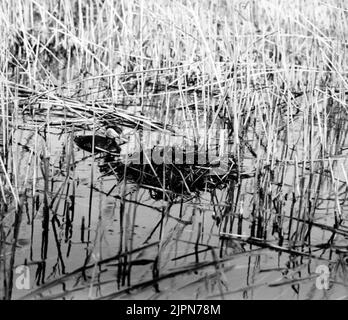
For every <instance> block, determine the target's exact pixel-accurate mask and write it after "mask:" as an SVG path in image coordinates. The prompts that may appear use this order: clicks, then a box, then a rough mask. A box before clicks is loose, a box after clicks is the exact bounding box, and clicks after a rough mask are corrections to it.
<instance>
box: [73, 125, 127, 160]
mask: <svg viewBox="0 0 348 320" xmlns="http://www.w3.org/2000/svg"><path fill="white" fill-rule="evenodd" d="M93 140H94V150H93ZM127 141H128V140H127V139H126V138H125V136H124V135H123V133H122V129H121V128H119V127H117V126H110V127H107V128H106V131H105V136H102V135H83V136H77V137H75V139H74V142H75V143H76V145H77V146H78V147H79V148H80V149H82V150H85V151H87V152H90V153H93V151H94V153H109V154H116V155H119V154H120V152H121V147H120V146H121V145H122V144H124V143H126V142H127Z"/></svg>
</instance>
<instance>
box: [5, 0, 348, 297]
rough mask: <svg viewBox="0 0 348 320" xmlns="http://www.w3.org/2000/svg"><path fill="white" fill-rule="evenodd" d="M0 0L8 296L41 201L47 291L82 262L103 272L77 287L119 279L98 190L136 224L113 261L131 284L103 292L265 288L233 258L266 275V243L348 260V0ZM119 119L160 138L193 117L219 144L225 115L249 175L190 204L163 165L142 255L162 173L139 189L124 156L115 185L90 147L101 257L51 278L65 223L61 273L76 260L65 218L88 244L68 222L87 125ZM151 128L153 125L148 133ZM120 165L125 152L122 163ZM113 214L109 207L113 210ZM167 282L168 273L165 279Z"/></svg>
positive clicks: (96, 127)
mask: <svg viewBox="0 0 348 320" xmlns="http://www.w3.org/2000/svg"><path fill="white" fill-rule="evenodd" d="M0 9H1V10H0V21H1V23H0V26H1V30H0V31H1V32H0V37H1V43H3V44H4V45H3V46H2V47H1V48H0V52H1V53H0V61H1V63H0V66H1V71H0V72H1V74H0V77H1V91H0V99H1V113H0V123H1V130H0V142H1V145H0V155H1V158H0V210H1V211H0V215H1V222H0V266H1V278H2V285H1V286H0V287H1V288H2V292H1V295H2V296H3V297H4V298H6V299H10V298H11V297H12V287H13V278H14V274H13V270H14V268H15V266H16V265H18V264H20V263H22V262H23V261H20V259H19V258H18V262H16V257H17V255H19V253H17V251H18V250H17V249H18V245H17V240H18V237H19V234H20V231H21V230H23V229H24V226H23V219H24V218H23V217H24V216H25V214H26V215H27V216H28V220H27V222H28V223H29V224H31V225H32V228H34V227H33V226H34V220H35V219H36V217H37V213H38V212H41V211H42V212H43V217H42V219H43V225H42V229H43V233H42V239H41V246H42V248H43V251H42V252H41V253H42V254H41V258H40V261H37V260H35V259H31V261H26V263H28V264H29V265H36V266H38V270H39V271H37V272H38V273H39V276H37V279H36V280H37V283H38V284H39V286H38V289H37V291H36V294H39V295H40V294H43V293H44V291H45V290H46V289H47V288H52V287H53V286H54V285H57V284H59V283H61V282H65V281H66V280H67V279H70V278H69V277H71V278H73V277H74V276H76V275H77V274H79V272H80V271H81V272H82V274H83V278H84V280H85V281H87V282H88V280H90V278H88V275H87V273H85V272H87V271H88V270H89V269H90V268H92V265H93V266H94V267H93V268H95V269H94V271H93V276H92V278H91V279H92V281H90V283H87V284H82V285H81V286H80V287H77V289H76V287H74V289H71V292H69V290H67V292H65V293H63V294H62V296H65V295H68V294H73V293H74V292H76V291H81V290H84V289H86V288H94V287H93V286H94V285H97V284H98V281H99V284H100V283H104V282H103V281H105V283H104V285H105V287H108V284H112V283H113V282H114V281H115V279H114V278H113V277H111V276H110V275H109V273H107V277H106V278H107V279H106V280H101V279H100V277H101V274H102V271H101V270H102V269H101V268H102V266H104V267H106V266H107V264H108V263H110V261H111V260H109V258H103V257H102V255H103V250H104V249H103V243H104V242H103V241H104V240H105V237H106V236H105V232H106V231H105V228H107V227H105V225H104V224H103V223H101V222H100V223H98V225H97V227H96V228H97V231H96V236H95V239H94V240H92V239H91V238H90V235H91V232H92V231H93V226H92V224H91V216H92V215H93V214H95V206H94V204H93V201H94V200H93V199H95V198H93V194H95V193H96V192H97V193H98V194H100V195H103V196H105V199H109V197H111V198H112V199H114V201H115V206H114V209H113V214H114V216H115V217H116V216H117V220H118V223H119V226H118V228H119V231H120V232H119V239H117V242H116V243H117V244H118V247H117V248H114V252H113V255H114V256H113V260H112V261H113V262H114V267H115V266H116V268H117V276H116V278H117V279H116V282H117V286H116V287H115V286H112V285H111V289H110V290H109V291H110V292H109V294H107V295H105V297H109V298H115V297H121V296H123V295H126V294H128V293H130V292H132V293H133V292H137V293H139V296H142V295H143V296H146V297H149V296H150V297H151V295H152V293H151V294H150V293H148V292H147V291H146V289H147V288H148V287H154V288H155V291H154V292H155V293H154V295H153V296H152V297H156V298H160V297H172V296H174V297H175V296H176V292H175V290H177V291H178V292H179V291H180V290H181V291H183V292H185V293H186V292H190V290H191V289H189V288H194V289H192V290H194V292H195V294H196V295H197V296H199V297H202V296H203V297H211V298H213V297H220V298H221V297H230V296H231V297H233V295H234V294H239V293H240V292H244V294H245V295H248V294H247V293H245V292H249V291H250V292H251V293H250V295H251V296H253V293H252V292H254V289H255V288H258V286H262V288H263V289H261V290H265V289H264V288H265V287H267V285H268V283H262V284H260V283H258V282H257V281H256V283H254V282H253V281H254V280H252V279H247V283H246V284H245V283H243V285H241V284H240V283H239V284H238V286H239V287H240V288H239V289H236V288H233V290H232V289H231V287H232V286H233V285H234V283H233V280H231V279H233V274H234V273H233V272H236V271H235V270H234V267H233V266H234V260H236V261H237V262H236V263H235V265H238V264H241V265H243V266H244V265H247V266H248V267H247V268H251V265H253V267H254V272H255V274H258V272H259V271H260V268H259V269H258V264H259V262H258V261H259V259H260V257H262V256H263V255H264V254H265V251H266V255H267V252H269V251H275V252H276V256H277V259H279V261H280V262H279V264H282V265H285V267H284V268H286V269H287V270H288V271H289V270H297V269H296V268H301V266H303V265H306V266H308V269H309V270H310V269H311V268H310V266H311V263H312V261H314V262H315V263H316V262H317V261H318V259H319V261H320V259H326V260H325V262H326V263H328V262H329V261H336V260H335V259H336V258H335V254H338V256H339V257H342V255H343V256H344V255H345V250H346V244H345V245H344V246H343V247H341V245H338V243H340V242H339V241H340V240H341V239H342V238H345V237H346V236H347V229H346V226H345V221H346V207H347V203H346V201H347V188H348V178H347V173H346V162H347V154H346V151H347V132H348V131H347V92H348V85H347V62H348V61H347V53H346V51H347V48H348V37H347V36H348V26H347V21H348V20H347V15H348V6H347V4H346V3H345V1H343V0H342V1H340V0H325V1H320V0H310V1H305V2H304V1H301V0H294V1H285V0H268V1H266V0H261V1H223V0H204V1H194V0H193V1H183V0H160V1H151V0H150V1H142V0H139V1H137V0H134V1H124V0H118V1H111V0H105V1H102V0H94V1H91V0H89V1H80V0H75V1H67V0H66V1H58V2H57V1H52V0H45V1H43V0H42V1H41V0H23V1H11V0H7V1H2V2H1V4H0ZM110 122H116V123H118V124H119V125H123V126H125V127H129V128H132V129H139V128H140V129H141V128H144V127H145V126H147V127H151V128H152V129H156V130H157V131H158V136H159V138H158V139H159V140H160V139H161V136H162V135H163V134H164V133H165V134H168V132H172V133H173V132H180V133H181V134H182V135H183V136H185V137H186V138H187V140H189V141H191V142H192V141H193V142H194V143H195V142H198V141H200V142H202V141H203V144H204V143H208V142H211V141H213V142H214V143H215V144H219V140H218V137H216V136H214V134H213V132H216V129H224V130H227V131H228V139H229V150H228V154H229V158H230V159H231V160H232V159H233V161H234V162H235V165H236V174H235V177H234V178H233V179H232V178H231V179H229V181H228V183H227V186H226V187H225V188H224V189H223V190H220V189H215V190H210V191H209V192H206V193H207V194H208V195H207V194H204V195H202V194H201V195H200V197H193V200H192V201H191V202H190V204H189V205H188V204H187V202H185V201H184V200H183V199H181V201H180V200H178V199H177V198H176V200H175V201H173V202H170V201H169V202H168V201H165V200H166V197H165V194H166V193H168V192H169V191H170V190H169V189H170V188H169V186H168V185H166V170H167V169H165V170H163V171H162V173H163V176H158V177H156V178H158V180H159V181H160V188H159V187H158V186H156V188H157V189H156V190H155V188H154V187H153V186H152V187H151V186H150V189H151V188H152V190H155V191H156V192H159V191H162V194H163V201H162V202H163V203H162V205H161V206H160V207H158V206H157V207H156V205H154V206H153V210H154V211H155V212H158V213H159V214H160V218H159V220H158V221H155V223H154V224H153V230H152V231H151V232H149V234H148V237H146V239H145V240H146V243H149V246H151V244H153V247H151V248H156V249H154V251H155V254H154V255H151V254H147V253H146V252H147V251H146V250H148V248H147V247H146V250H145V249H144V251H143V252H142V255H143V256H146V258H144V257H142V255H141V254H139V256H137V253H138V252H139V250H138V248H136V244H135V243H136V241H135V238H134V232H135V231H134V230H135V226H136V225H137V221H138V220H139V219H140V217H139V216H140V215H141V212H142V210H145V209H144V208H146V206H148V202H147V200H146V199H145V198H144V194H143V192H144V190H146V188H143V187H144V185H143V186H142V188H139V186H138V187H137V188H136V189H135V192H129V190H128V186H127V183H126V176H127V167H125V169H124V170H125V171H124V174H123V176H124V179H123V182H121V184H120V185H117V187H115V186H112V188H110V189H109V190H107V191H105V190H103V188H105V186H104V185H103V184H101V185H100V188H99V187H97V180H96V171H95V170H96V168H95V161H92V164H91V171H90V172H91V173H90V179H89V181H88V183H86V185H88V186H89V187H90V194H89V206H88V215H87V216H86V217H85V218H86V220H87V223H86V222H83V223H82V226H81V230H83V234H84V232H85V229H87V232H88V237H87V238H88V239H85V238H84V236H81V238H82V241H81V242H82V243H84V242H86V243H85V244H86V248H85V249H86V258H85V261H84V264H85V267H84V268H82V269H76V270H77V271H76V270H75V271H72V272H71V274H66V275H65V276H62V277H61V278H60V279H59V277H58V280H57V279H55V280H53V281H52V282H51V283H48V284H47V285H46V286H43V287H40V284H41V283H42V282H44V281H45V282H46V281H47V275H46V274H45V268H46V263H47V259H48V256H47V252H48V251H47V250H48V247H49V241H50V240H49V239H50V237H49V232H50V231H49V230H50V228H49V224H50V223H51V230H54V239H55V247H56V248H57V256H58V258H57V264H56V265H55V267H54V270H55V273H57V274H64V273H66V272H67V271H66V270H65V265H64V262H63V260H64V258H63V255H64V254H63V251H64V250H65V249H64V248H65V244H63V243H62V241H63V240H62V239H63V238H62V236H61V234H60V232H58V230H60V229H61V228H64V227H65V228H66V229H65V230H66V238H65V243H68V248H69V246H71V245H72V243H73V240H72V239H71V237H69V236H68V234H69V232H70V231H69V230H70V228H72V229H73V225H74V223H75V224H76V221H75V222H74V221H73V219H74V218H73V217H74V211H73V209H71V210H70V209H68V207H70V208H74V206H75V205H76V188H77V185H78V184H79V180H78V174H77V173H76V166H78V164H79V162H78V161H77V159H76V155H75V154H74V148H73V143H72V141H73V135H74V134H75V133H76V132H82V131H84V130H87V131H90V132H93V133H95V132H96V131H100V130H101V129H102V128H103V127H104V126H105V125H106V124H107V123H110ZM202 128H203V130H202ZM55 130H60V132H59V133H58V132H57V131H55ZM28 132H29V133H30V134H29V137H28V135H26V134H25V133H28ZM138 132H139V130H138ZM21 134H22V135H24V137H27V141H26V142H25V141H23V138H22V137H21V136H20V135H21ZM52 135H55V136H58V137H60V136H61V135H64V136H65V137H66V139H65V143H64V148H65V153H63V154H62V155H61V159H60V160H59V161H60V163H64V162H65V163H66V166H65V168H63V167H64V166H63V167H62V166H61V167H60V168H59V170H58V171H57V160H56V159H55V158H54V151H53V149H54V147H52V146H51V143H52V142H51V141H50V139H51V138H52ZM141 135H142V132H141V130H140V133H139V139H141ZM134 136H136V134H134ZM135 140H136V139H135ZM134 143H136V141H135V142H134ZM25 147H26V148H28V150H29V155H28V153H26V151H25V150H26V149H25ZM94 158H95V155H93V159H94ZM108 165H109V164H108ZM152 170H153V171H155V169H154V168H152ZM114 171H115V168H113V167H112V166H111V168H110V172H112V174H115V172H114ZM154 173H155V174H156V172H154ZM108 176H109V177H110V174H108ZM62 177H63V178H62ZM61 179H63V180H61ZM184 180H185V178H184ZM187 181H188V180H187ZM147 187H149V186H147ZM117 188H120V190H118V189H117ZM116 189H117V190H116ZM158 189H159V190H158ZM187 189H190V186H187ZM133 191H134V190H133ZM102 198H103V197H101V199H102ZM68 199H70V200H68ZM105 199H104V200H100V201H99V203H101V202H102V201H106V200H105ZM186 200H187V199H186ZM28 203H29V204H30V205H28ZM62 204H64V205H63V208H65V209H62V208H61V206H62ZM151 206H152V205H151ZM178 208H179V209H178ZM99 211H100V212H101V211H102V209H100V210H99ZM62 212H63V213H64V214H62ZM211 216H212V217H213V219H211ZM85 218H83V219H82V221H85V220H84V219H85ZM99 219H100V220H103V218H102V215H101V214H99ZM78 223H80V222H78ZM188 228H190V231H189V230H188ZM94 231H95V230H94ZM71 232H72V231H71ZM33 234H34V231H32V236H31V246H34V247H35V246H37V245H38V244H37V243H36V244H35V243H34V241H33V238H34V235H33ZM86 240H87V241H86ZM63 242H64V241H63ZM260 248H261V249H260ZM69 250H70V249H68V252H69ZM81 250H82V249H81ZM115 251H117V255H116V256H115ZM183 251H184V252H183ZM327 251H328V252H329V254H326V253H327ZM231 252H232V253H231ZM68 255H69V254H68ZM285 255H286V257H287V258H285ZM147 256H151V258H149V257H147ZM93 257H94V258H93ZM96 257H99V258H96ZM93 259H94V260H93ZM282 259H285V260H288V261H287V263H285V262H284V261H283V260H282ZM178 261H182V263H183V266H181V267H180V266H179V265H178V264H177V263H178ZM246 261H248V262H246ZM304 261H305V262H304ZM142 264H143V265H150V266H151V267H150V268H149V269H150V270H151V272H150V273H151V275H149V274H148V273H146V272H144V275H143V277H139V278H137V277H135V278H134V277H133V276H131V274H132V270H133V271H134V269H136V268H139V265H142ZM230 264H232V266H231V265H230ZM198 271H200V272H201V273H200V274H199V276H197V279H196V277H193V278H194V279H193V278H192V279H190V283H191V282H192V283H191V287H190V283H189V284H186V285H182V283H181V282H179V283H178V284H177V285H175V286H174V288H175V289H173V288H172V289H168V288H169V286H168V283H167V282H166V281H167V280H168V279H171V278H176V277H178V276H179V275H181V276H183V277H188V274H191V273H194V272H196V273H197V274H198ZM248 271H249V269H248ZM294 272H295V271H294ZM249 273H250V272H248V274H249ZM313 273H314V271H312V270H310V271H309V276H308V278H305V277H304V278H303V279H302V278H301V279H297V278H296V276H295V275H294V276H293V277H294V278H291V279H290V284H289V282H288V280H286V281H284V286H286V288H290V290H293V292H295V293H296V294H297V295H300V293H299V291H298V289H297V288H298V287H297V286H298V285H299V284H298V283H302V282H303V283H305V282H306V281H307V282H308V281H311V280H312V279H313ZM96 274H98V275H97V276H96ZM231 274H232V275H231ZM294 274H296V272H295V273H294ZM109 276H110V277H109ZM108 277H109V278H108ZM230 277H231V279H230ZM38 279H39V280H38ZM226 279H227V280H226ZM294 279H295V280H294ZM41 280H42V281H41ZM273 280H274V279H273ZM283 280H284V279H283V278H282V279H281V280H280V284H279V283H278V282H277V285H278V284H279V285H282V283H283V282H282V281H283ZM302 280H303V281H302ZM339 281H340V280H337V282H339ZM162 283H163V287H165V288H167V290H164V293H162V291H161V285H160V284H162ZM207 283H208V284H207ZM211 283H216V284H217V289H216V290H215V291H214V289H212V290H211V291H212V292H210V290H206V291H207V292H205V293H201V291H200V290H201V289H199V288H200V287H204V284H205V286H206V287H209V284H211ZM341 284H342V283H341ZM272 285H273V287H275V285H274V283H273V284H272ZM343 286H345V283H344V282H343ZM197 288H198V289H197ZM181 291H180V292H181ZM226 293H227V296H226ZM303 294H306V293H303ZM311 294H313V292H312V291H311V292H310V293H308V295H309V296H311ZM94 295H97V291H93V290H91V291H89V297H95V296H94ZM166 295H167V296H166ZM32 296H34V294H33V295H32ZM62 296H59V295H58V296H54V295H53V296H52V297H62ZM188 296H191V297H192V295H190V294H188ZM300 296H301V295H300ZM301 297H303V296H301Z"/></svg>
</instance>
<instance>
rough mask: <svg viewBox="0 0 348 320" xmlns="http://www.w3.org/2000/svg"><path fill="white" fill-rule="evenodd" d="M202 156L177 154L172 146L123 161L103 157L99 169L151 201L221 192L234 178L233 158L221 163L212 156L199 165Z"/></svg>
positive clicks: (138, 153) (235, 168)
mask: <svg viewBox="0 0 348 320" xmlns="http://www.w3.org/2000/svg"><path fill="white" fill-rule="evenodd" d="M180 152H181V154H182V155H183V156H182V157H181V159H180V160H182V161H181V163H177V162H178V161H177V160H178V158H175V156H176V155H177V154H178V153H179V154H180ZM170 154H171V157H170ZM158 156H160V157H158ZM205 156H207V154H202V153H200V152H199V151H198V150H196V151H190V152H188V151H186V150H183V149H180V150H179V152H178V148H174V147H173V148H160V147H154V148H152V149H149V150H146V151H141V152H137V153H134V154H131V155H130V156H129V157H128V159H126V160H121V159H115V158H112V157H105V158H104V161H103V163H102V164H100V166H99V167H100V171H101V172H102V173H104V175H105V176H108V175H116V177H117V180H118V181H119V182H120V181H123V180H124V178H125V179H126V180H127V182H129V183H136V184H138V185H140V186H141V187H142V188H145V189H148V190H149V193H150V196H151V197H152V198H153V199H154V200H162V199H163V200H172V201H173V200H176V199H178V198H192V197H194V196H198V194H199V193H200V192H202V191H209V190H213V189H222V188H224V187H226V185H227V184H228V183H229V181H231V179H237V178H238V172H237V167H236V164H235V162H234V161H233V159H230V160H227V161H224V162H225V163H222V162H221V161H220V159H219V158H218V157H216V158H215V159H213V161H210V162H208V161H207V162H205V163H204V164H202V159H204V158H205ZM156 157H157V159H156ZM159 158H162V160H163V161H162V163H159V162H160V161H158V160H159ZM169 158H171V159H169ZM156 160H157V161H156ZM169 160H171V161H169ZM225 160H226V159H225ZM187 162H190V163H187Z"/></svg>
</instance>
